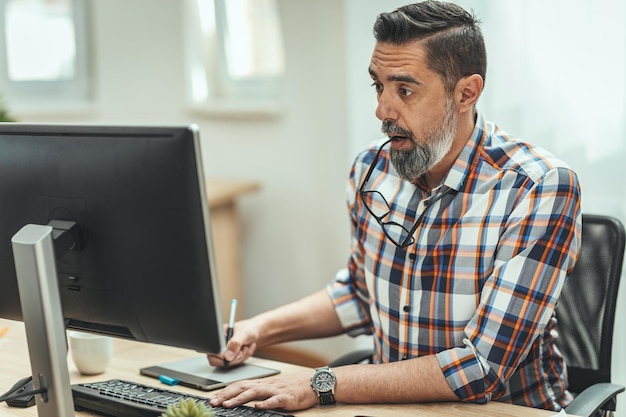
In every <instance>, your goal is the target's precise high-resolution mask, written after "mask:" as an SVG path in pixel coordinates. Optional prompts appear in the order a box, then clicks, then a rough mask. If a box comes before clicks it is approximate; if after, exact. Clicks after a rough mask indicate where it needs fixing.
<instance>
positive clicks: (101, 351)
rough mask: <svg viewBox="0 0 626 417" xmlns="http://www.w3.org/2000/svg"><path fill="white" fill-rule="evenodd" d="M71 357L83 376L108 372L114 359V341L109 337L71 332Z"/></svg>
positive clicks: (69, 333)
mask: <svg viewBox="0 0 626 417" xmlns="http://www.w3.org/2000/svg"><path fill="white" fill-rule="evenodd" d="M68 336H69V339H70V355H71V356H72V361H73V362H74V365H76V369H78V371H79V372H80V373H81V374H83V375H96V374H101V373H103V372H104V371H106V369H107V367H108V366H109V364H110V363H111V359H112V358H113V339H112V338H110V337H108V336H103V335H98V334H93V333H84V332H76V331H70V332H68Z"/></svg>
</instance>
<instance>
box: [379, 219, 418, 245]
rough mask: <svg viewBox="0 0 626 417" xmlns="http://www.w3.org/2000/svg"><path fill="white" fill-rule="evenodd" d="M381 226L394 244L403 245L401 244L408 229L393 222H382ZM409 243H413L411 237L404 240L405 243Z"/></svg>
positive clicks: (407, 233)
mask: <svg viewBox="0 0 626 417" xmlns="http://www.w3.org/2000/svg"><path fill="white" fill-rule="evenodd" d="M382 226H383V229H384V230H385V234H386V235H387V237H388V238H389V239H391V240H392V241H393V243H395V244H396V246H403V245H402V244H403V243H404V241H405V239H406V238H407V236H408V235H409V231H408V230H406V229H405V228H404V227H403V226H401V225H399V224H398V223H395V222H389V223H384V224H383V225H382ZM411 243H413V238H412V237H411V238H410V239H409V241H408V242H406V244H407V245H410V244H411Z"/></svg>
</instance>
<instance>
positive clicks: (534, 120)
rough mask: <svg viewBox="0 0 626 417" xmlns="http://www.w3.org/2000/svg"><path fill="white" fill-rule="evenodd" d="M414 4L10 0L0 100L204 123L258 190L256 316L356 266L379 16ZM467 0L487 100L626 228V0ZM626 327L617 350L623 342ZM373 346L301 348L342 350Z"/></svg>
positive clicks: (251, 306) (209, 158)
mask: <svg viewBox="0 0 626 417" xmlns="http://www.w3.org/2000/svg"><path fill="white" fill-rule="evenodd" d="M405 3H406V2H405V1H395V0H386V1H381V0H316V1H310V0H132V1H128V0H106V1H95V0H0V6H2V7H1V8H0V12H1V13H2V19H3V22H2V24H1V25H0V27H2V28H3V30H1V31H0V45H1V46H0V48H1V49H0V63H1V64H2V65H0V66H1V67H2V68H1V69H0V71H1V72H0V100H1V102H2V104H3V105H4V107H5V110H6V112H7V113H8V116H10V117H11V118H13V119H15V120H17V121H22V122H62V123H99V124H187V123H196V124H197V125H198V126H199V127H200V131H201V137H202V145H203V157H204V168H205V171H206V175H207V177H209V178H214V179H236V180H243V181H252V182H256V183H258V184H259V185H260V188H259V190H258V191H256V192H253V193H250V194H247V195H245V196H242V197H241V198H240V200H239V201H238V211H239V214H240V218H241V220H242V222H243V223H242V224H243V227H242V230H241V234H242V236H241V238H242V248H241V250H242V263H241V268H242V271H241V273H242V279H243V296H242V297H243V301H242V302H241V303H240V306H241V307H240V308H241V310H240V314H239V318H243V317H247V316H251V315H253V314H256V313H259V312H261V311H264V310H267V309H269V308H272V307H275V306H278V305H281V304H284V303H285V302H288V301H292V300H295V299H297V298H299V297H301V296H304V295H306V294H308V293H310V292H313V291H315V290H317V289H319V288H321V287H322V286H324V285H325V284H326V283H327V282H328V281H329V280H330V279H332V277H333V276H334V274H335V273H336V271H337V270H338V269H339V268H342V267H343V266H344V265H345V263H346V259H347V256H348V243H349V226H348V217H347V213H346V209H345V204H344V201H345V184H346V179H347V176H348V172H349V169H350V164H351V162H352V159H353V158H354V156H355V155H356V153H357V152H358V151H359V150H360V149H362V148H363V147H364V146H366V145H367V144H368V143H370V142H371V141H372V140H375V139H377V138H378V137H380V136H381V134H380V122H379V121H378V120H376V118H375V116H374V109H375V105H376V101H375V94H374V91H373V88H372V87H370V84H371V80H370V78H369V75H368V73H367V67H368V64H369V58H370V54H371V51H372V48H373V46H374V40H373V36H372V25H373V22H374V19H375V17H376V15H377V14H378V13H380V12H382V11H389V10H392V9H394V8H396V7H398V6H401V5H404V4H405ZM458 3H459V4H460V5H462V6H464V7H465V8H467V9H472V10H473V11H474V12H475V14H476V15H477V16H478V17H479V18H480V20H481V21H482V27H483V31H484V35H485V38H486V43H487V51H488V59H489V65H488V71H487V80H486V88H485V91H484V93H483V96H482V98H481V99H480V101H479V111H481V112H483V113H484V114H485V116H486V117H487V119H488V120H491V121H494V122H496V123H497V124H498V125H499V126H500V127H501V128H503V129H504V130H506V131H507V132H508V133H510V134H512V135H515V136H519V137H522V138H524V139H526V140H528V141H530V142H532V143H535V144H538V145H541V146H543V147H544V148H546V149H548V150H550V151H552V152H553V153H555V154H557V155H558V156H559V157H560V158H561V159H563V160H565V161H566V162H568V163H569V164H570V165H571V166H572V167H573V168H574V170H575V171H576V172H577V173H578V174H579V177H580V179H581V183H582V190H583V201H582V204H583V211H584V212H587V213H596V214H607V215H613V216H616V217H618V218H620V219H621V220H622V221H624V222H626V180H625V179H624V176H625V174H624V171H623V161H624V160H626V158H625V157H626V135H625V128H626V122H625V118H624V114H625V112H624V107H625V104H626V97H625V85H624V79H625V78H626V77H625V76H626V71H625V70H626V68H625V57H626V52H625V51H626V48H625V46H626V45H625V43H626V27H625V26H626V25H625V22H626V4H625V3H624V2H622V1H621V0H507V1H501V0H464V1H458ZM0 114H2V110H1V109H0ZM215 244H216V245H219V242H215ZM218 273H219V271H218ZM622 287H623V286H622ZM622 292H623V291H622ZM618 303H619V305H618V309H619V311H620V313H618V317H619V316H620V315H623V314H624V309H625V308H626V307H624V300H623V296H622V295H620V298H619V299H618ZM311 314H315V312H311ZM619 325H620V323H619V321H618V323H617V327H616V337H615V341H614V344H615V346H620V345H624V343H625V342H626V329H624V328H620V326H619ZM361 344H367V340H366V339H365V340H361V339H357V340H352V339H350V338H348V337H338V338H333V339H331V340H324V341H313V342H306V343H305V342H298V343H296V345H297V346H298V347H302V348H304V349H308V350H311V351H313V352H316V353H318V354H321V355H323V356H325V357H329V358H333V357H336V356H338V355H339V354H341V353H343V352H345V351H347V350H350V349H352V348H353V347H354V346H358V345H361ZM619 353H620V350H619V349H616V350H615V354H614V361H613V363H614V366H615V371H614V376H615V380H616V382H618V383H621V384H625V383H626V360H625V359H624V358H623V357H622V356H621V355H619ZM621 415H626V414H621Z"/></svg>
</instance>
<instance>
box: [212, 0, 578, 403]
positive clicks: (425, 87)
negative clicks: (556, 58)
mask: <svg viewBox="0 0 626 417" xmlns="http://www.w3.org/2000/svg"><path fill="white" fill-rule="evenodd" d="M374 33H375V36H376V40H377V43H376V46H375V48H374V51H373V54H372V58H371V63H370V67H369V72H370V74H371V77H372V80H373V85H374V87H375V90H376V94H377V97H378V107H377V110H376V116H377V117H378V118H379V119H380V120H381V121H382V123H383V132H384V133H385V134H386V135H387V136H388V138H387V139H386V140H384V141H380V142H378V143H377V144H375V146H373V147H372V148H370V149H368V150H366V151H364V152H363V153H361V154H360V155H358V156H357V158H356V161H355V163H354V165H353V168H352V171H351V176H350V181H349V189H348V209H349V213H350V217H351V222H352V247H351V256H350V259H349V262H348V267H347V268H346V269H345V270H342V271H340V272H339V273H338V275H337V276H336V278H335V280H334V281H333V282H332V283H330V284H329V285H328V286H327V288H326V289H324V290H321V291H319V292H317V293H315V294H313V295H310V296H308V297H305V298H304V299H302V300H299V301H297V302H295V303H292V304H288V305H286V306H283V307H280V308H278V309H275V310H273V311H270V312H266V313H263V314H260V315H258V316H256V317H253V318H251V319H249V320H243V321H240V322H238V323H237V324H236V326H235V332H234V336H233V338H232V339H231V340H230V341H229V343H228V345H227V350H226V352H225V353H224V355H223V357H222V356H213V357H210V359H209V360H210V361H211V363H212V364H214V365H221V363H222V360H223V359H226V360H228V361H230V363H233V364H235V363H240V362H242V361H244V360H245V359H247V358H248V357H249V356H250V355H252V353H253V352H254V350H255V348H256V347H257V346H261V345H268V344H272V343H277V342H284V341H287V340H296V339H304V338H318V337H325V336H331V335H337V334H340V333H344V332H347V333H349V334H353V335H357V334H362V333H370V334H373V339H374V345H375V360H376V361H377V362H380V364H379V365H350V366H342V367H336V368H334V369H332V370H328V369H321V370H317V371H316V374H315V376H314V377H313V378H312V377H311V375H310V373H308V372H305V373H300V374H296V375H284V376H283V375H281V376H277V377H272V378H267V379H263V380H256V381H244V382H239V383H236V384H233V385H231V386H229V387H228V388H226V389H224V390H223V391H222V392H220V393H218V394H216V395H215V396H214V397H213V398H212V400H211V401H212V404H213V405H220V404H221V405H223V406H226V407H231V406H234V405H236V404H241V403H246V402H248V401H255V400H257V401H258V402H256V406H257V407H259V408H283V409H287V410H297V409H304V408H308V407H312V406H314V405H316V404H317V403H318V402H321V403H323V404H324V403H333V402H334V401H339V402H346V403H406V402H428V401H459V400H461V401H473V402H478V403H482V402H486V401H489V400H499V401H512V402H514V403H516V404H522V405H526V406H532V407H540V408H546V409H551V410H555V411H558V410H560V409H561V407H563V406H565V405H566V404H567V403H568V402H569V401H570V400H571V396H570V394H569V393H568V391H567V383H566V379H565V365H564V363H563V360H562V358H561V356H560V354H559V352H558V350H556V348H555V345H554V337H555V334H556V331H555V330H556V328H555V326H556V320H555V318H554V308H555V306H556V303H557V299H558V297H559V294H560V291H561V287H562V285H563V283H564V281H565V278H566V276H567V275H568V274H569V273H570V272H571V270H572V269H573V267H574V264H575V261H576V258H577V256H578V250H579V246H580V225H581V214H580V202H579V185H578V180H577V178H576V175H575V174H574V173H573V172H572V171H571V170H570V169H569V168H568V167H567V166H566V165H565V164H564V163H562V162H561V161H559V160H558V159H556V158H554V157H553V156H552V155H550V154H548V153H547V152H545V151H543V150H541V149H538V148H535V147H533V146H531V145H529V144H527V143H524V142H521V141H517V140H514V139H511V138H509V137H508V136H507V135H506V134H505V133H504V132H503V131H501V130H499V129H498V128H497V127H495V126H494V125H493V124H491V123H488V122H486V121H485V119H484V118H483V116H482V115H481V114H479V113H478V112H477V111H476V102H477V100H478V98H479V96H480V94H481V92H482V89H483V85H484V81H485V73H486V53H485V47H484V43H483V38H482V34H481V32H480V29H479V27H478V24H477V21H476V19H475V18H474V17H473V16H472V15H470V14H469V13H467V12H466V11H465V10H463V9H462V8H460V7H458V6H456V5H453V4H448V3H439V2H435V1H426V2H423V3H418V4H413V5H408V6H405V7H403V8H400V9H398V10H396V11H394V12H391V13H383V14H382V15H380V16H379V17H378V19H377V21H376V23H375V26H374Z"/></svg>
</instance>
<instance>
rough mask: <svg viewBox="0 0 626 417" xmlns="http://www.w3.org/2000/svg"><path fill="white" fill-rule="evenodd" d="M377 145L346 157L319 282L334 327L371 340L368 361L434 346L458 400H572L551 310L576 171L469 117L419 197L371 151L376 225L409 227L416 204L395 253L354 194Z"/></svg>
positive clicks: (574, 249) (549, 404) (567, 252)
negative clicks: (334, 251) (459, 144)
mask: <svg viewBox="0 0 626 417" xmlns="http://www.w3.org/2000/svg"><path fill="white" fill-rule="evenodd" d="M383 142H384V141H382V140H381V141H379V142H377V143H376V144H375V145H374V146H372V147H371V148H370V149H368V150H366V151H364V152H362V153H361V154H360V155H358V157H357V158H356V161H355V163H354V165H353V167H352V171H351V176H350V180H349V183H348V209H349V213H350V217H351V220H352V250H351V256H350V259H349V262H348V267H347V269H344V270H341V271H339V273H338V274H337V276H336V277H335V280H334V281H332V282H331V283H329V284H328V287H327V290H328V293H329V294H330V296H331V298H332V299H333V302H334V305H335V308H336V311H337V314H338V315H339V318H340V320H341V322H342V325H343V326H344V328H345V329H347V331H348V332H349V333H350V334H352V335H358V334H364V333H365V334H373V336H374V344H375V347H376V356H377V358H376V359H377V360H378V361H379V362H389V361H398V360H402V359H408V358H413V357H417V356H422V355H431V354H436V356H437V359H438V361H439V364H440V366H441V369H442V372H443V374H444V376H445V378H446V380H447V382H448V384H449V385H450V387H451V388H452V390H453V391H454V392H455V393H456V395H457V396H458V397H459V398H460V399H461V400H463V401H473V402H478V403H482V402H486V401H489V400H491V399H494V400H496V399H497V400H500V401H512V402H513V403H516V404H521V405H526V406H532V407H538V408H546V409H551V410H555V411H558V410H560V408H561V407H562V406H565V405H566V404H567V403H569V401H571V398H572V397H571V395H570V394H569V392H568V391H567V383H566V379H567V378H566V369H565V364H564V363H563V360H562V358H561V355H560V353H559V352H558V350H557V348H556V346H555V344H554V342H555V337H556V334H557V333H556V319H555V317H554V309H555V306H556V303H557V299H558V297H559V294H560V292H561V288H562V286H563V283H564V281H565V278H566V276H567V275H568V274H569V272H571V270H572V269H573V267H574V263H575V261H576V258H577V256H578V251H579V247H580V235H581V212H580V190H579V184H578V179H577V177H576V174H575V173H574V172H573V171H572V170H570V169H569V168H568V167H567V166H566V165H565V164H564V163H563V162H561V161H559V160H558V159H556V158H555V157H554V156H552V155H551V154H549V153H547V152H546V151H544V150H542V149H539V148H537V147H533V146H530V145H529V144H527V143H524V142H520V141H517V140H514V139H512V138H510V137H508V136H507V135H506V134H505V133H504V132H502V131H501V130H499V129H498V128H497V127H495V126H494V125H493V124H491V123H488V122H486V121H485V120H484V119H483V117H482V115H478V117H477V122H476V127H475V129H474V132H473V133H472V135H471V137H470V139H469V141H468V142H467V144H466V145H465V147H464V149H463V150H462V152H461V154H460V155H459V157H458V159H457V160H456V162H455V163H454V166H453V167H452V169H451V170H450V172H449V173H448V174H447V176H446V178H445V179H444V181H443V182H442V184H441V185H440V186H439V187H437V188H435V189H434V190H432V192H430V191H428V190H427V187H425V186H424V184H421V183H419V182H418V183H417V184H412V183H410V182H408V181H404V180H402V179H401V178H399V176H398V174H397V173H396V171H395V169H394V168H393V166H392V164H391V163H390V161H389V151H388V148H385V149H384V150H383V152H382V154H381V157H380V159H379V160H378V163H377V166H376V168H375V170H374V172H373V174H372V177H371V178H370V180H369V182H368V184H367V190H377V191H379V192H380V193H381V194H382V195H383V196H384V197H385V198H386V200H387V201H388V202H389V206H390V208H391V211H390V213H389V214H388V216H387V217H385V218H384V220H385V221H395V222H398V223H400V224H402V225H404V226H405V227H406V228H407V229H409V230H410V229H411V227H412V226H413V224H414V222H415V221H416V219H417V218H418V217H419V216H420V214H422V213H423V212H424V211H425V210H426V213H425V215H424V217H423V220H422V223H421V224H420V226H419V227H418V228H417V231H416V232H415V235H414V237H415V242H416V243H415V244H413V245H411V246H408V247H407V248H406V249H400V248H398V247H397V246H395V245H394V244H393V243H392V242H391V241H390V240H389V239H388V238H386V237H385V235H384V233H383V231H382V228H381V226H380V225H379V224H378V223H377V221H376V220H375V219H374V217H373V216H372V215H370V214H369V212H368V211H367V210H366V208H365V207H364V205H363V202H362V201H361V198H360V197H359V196H358V188H359V186H360V185H361V183H362V181H363V176H364V175H365V173H366V172H367V170H368V168H369V165H370V164H371V163H372V161H373V160H374V157H375V154H376V151H377V150H378V148H379V147H380V145H381V144H382V143H383ZM443 193H446V194H445V195H444V196H443V198H441V195H442V194H443ZM370 194H371V193H367V195H368V196H369V195H370ZM438 197H440V199H439V200H437V198H438ZM430 201H432V204H429V202H430ZM368 204H370V206H371V205H375V204H376V202H368ZM427 206H428V208H426V207H427Z"/></svg>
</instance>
